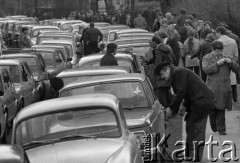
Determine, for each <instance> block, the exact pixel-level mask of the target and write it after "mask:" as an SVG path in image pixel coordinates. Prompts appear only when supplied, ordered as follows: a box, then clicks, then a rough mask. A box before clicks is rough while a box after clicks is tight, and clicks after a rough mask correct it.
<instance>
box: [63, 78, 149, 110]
mask: <svg viewBox="0 0 240 163" xmlns="http://www.w3.org/2000/svg"><path fill="white" fill-rule="evenodd" d="M91 93H107V94H112V95H114V96H116V97H117V98H118V99H119V100H120V101H121V104H122V106H123V108H142V107H148V102H147V98H146V95H145V92H144V90H143V87H142V84H141V83H140V82H119V83H117V82H116V83H107V84H105V83H104V84H96V85H92V86H85V87H78V88H77V87H76V88H72V89H68V90H65V91H63V92H62V93H61V95H60V96H61V97H66V96H73V95H82V94H91Z"/></svg>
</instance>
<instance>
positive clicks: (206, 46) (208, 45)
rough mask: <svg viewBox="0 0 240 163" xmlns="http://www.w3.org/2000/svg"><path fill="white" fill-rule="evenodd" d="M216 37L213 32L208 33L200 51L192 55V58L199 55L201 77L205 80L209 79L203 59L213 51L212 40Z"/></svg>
mask: <svg viewBox="0 0 240 163" xmlns="http://www.w3.org/2000/svg"><path fill="white" fill-rule="evenodd" d="M215 39H216V37H215V35H214V34H213V33H210V34H208V35H207V37H206V39H204V40H203V42H202V44H201V45H200V47H199V48H198V51H197V52H196V53H195V54H194V55H192V56H191V59H193V58H195V57H197V58H198V59H199V62H200V70H201V78H202V80H203V81H204V82H206V80H207V75H206V74H205V72H204V71H203V69H202V59H203V57H204V56H205V55H206V54H208V53H210V52H211V51H212V42H213V41H214V40H215Z"/></svg>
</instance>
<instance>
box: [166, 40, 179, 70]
mask: <svg viewBox="0 0 240 163" xmlns="http://www.w3.org/2000/svg"><path fill="white" fill-rule="evenodd" d="M167 44H168V45H169V46H170V47H171V48H172V52H173V54H174V56H175V63H174V65H175V66H177V65H178V64H179V61H180V47H179V43H178V40H177V39H176V38H170V39H168V40H167Z"/></svg>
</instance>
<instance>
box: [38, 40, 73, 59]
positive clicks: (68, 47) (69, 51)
mask: <svg viewBox="0 0 240 163" xmlns="http://www.w3.org/2000/svg"><path fill="white" fill-rule="evenodd" d="M43 44H45V45H60V46H66V47H67V50H68V54H69V55H70V57H72V56H73V49H72V46H71V45H70V44H61V43H44V42H43Z"/></svg>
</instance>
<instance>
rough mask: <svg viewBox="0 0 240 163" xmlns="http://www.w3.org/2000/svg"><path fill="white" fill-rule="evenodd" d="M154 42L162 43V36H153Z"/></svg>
mask: <svg viewBox="0 0 240 163" xmlns="http://www.w3.org/2000/svg"><path fill="white" fill-rule="evenodd" d="M152 42H155V43H157V44H161V43H162V40H161V38H160V37H159V36H156V35H155V36H153V37H152Z"/></svg>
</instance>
